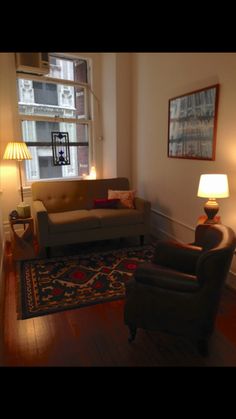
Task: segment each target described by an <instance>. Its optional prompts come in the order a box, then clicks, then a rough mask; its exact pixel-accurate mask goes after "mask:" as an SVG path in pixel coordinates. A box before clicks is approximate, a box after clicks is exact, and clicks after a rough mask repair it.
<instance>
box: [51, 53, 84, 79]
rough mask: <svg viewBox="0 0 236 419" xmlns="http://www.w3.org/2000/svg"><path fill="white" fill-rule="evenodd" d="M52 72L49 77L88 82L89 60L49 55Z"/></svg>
mask: <svg viewBox="0 0 236 419" xmlns="http://www.w3.org/2000/svg"><path fill="white" fill-rule="evenodd" d="M49 65H50V72H49V74H48V77H54V78H56V79H64V80H73V81H76V82H78V83H88V77H87V74H88V68H87V61H86V60H82V59H78V60H76V59H75V60H72V59H71V60H70V59H68V58H58V57H55V56H52V55H50V56H49Z"/></svg>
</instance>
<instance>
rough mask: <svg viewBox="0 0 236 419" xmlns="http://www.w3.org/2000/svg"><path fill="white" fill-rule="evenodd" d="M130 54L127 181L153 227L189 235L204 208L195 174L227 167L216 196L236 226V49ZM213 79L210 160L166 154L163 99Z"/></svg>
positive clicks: (222, 211)
mask: <svg viewBox="0 0 236 419" xmlns="http://www.w3.org/2000/svg"><path fill="white" fill-rule="evenodd" d="M132 60H133V66H132V68H133V73H132V81H133V85H132V92H133V93H132V134H133V135H132V142H133V145H132V156H133V162H132V167H133V181H134V184H135V186H136V188H137V190H138V192H139V193H140V195H141V196H144V197H145V198H147V199H149V200H150V201H151V203H152V208H153V210H154V211H153V229H154V230H156V232H157V233H158V234H159V235H169V236H172V237H176V238H178V239H180V240H182V241H185V240H189V239H191V238H192V237H193V230H194V227H195V226H196V222H197V219H198V217H199V215H202V214H204V211H203V205H204V203H205V199H203V198H198V197H197V196H196V195H197V188H198V182H199V177H200V175H201V174H202V173H227V175H228V179H229V188H230V198H227V199H221V200H219V201H218V202H219V204H220V211H219V215H220V216H221V218H222V222H223V223H224V224H226V225H229V226H231V227H232V228H233V229H234V230H235V231H236V212H235V207H236V113H235V109H236V53H138V54H132ZM216 83H219V84H220V92H219V107H218V123H217V140H216V159H215V161H202V160H190V159H173V158H168V157H167V132H168V131H167V130H168V100H169V99H170V98H173V97H175V96H178V95H182V94H185V93H188V92H191V91H194V90H196V89H200V88H204V87H207V86H210V85H213V84H216ZM161 214H162V215H161ZM233 266H234V269H235V271H236V264H235V261H234V262H233Z"/></svg>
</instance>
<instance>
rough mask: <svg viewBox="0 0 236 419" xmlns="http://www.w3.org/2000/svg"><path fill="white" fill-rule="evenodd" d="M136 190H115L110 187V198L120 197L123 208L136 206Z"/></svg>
mask: <svg viewBox="0 0 236 419" xmlns="http://www.w3.org/2000/svg"><path fill="white" fill-rule="evenodd" d="M135 192H136V191H135V190H130V191H113V190H112V189H108V199H119V200H120V207H121V208H134V197H135Z"/></svg>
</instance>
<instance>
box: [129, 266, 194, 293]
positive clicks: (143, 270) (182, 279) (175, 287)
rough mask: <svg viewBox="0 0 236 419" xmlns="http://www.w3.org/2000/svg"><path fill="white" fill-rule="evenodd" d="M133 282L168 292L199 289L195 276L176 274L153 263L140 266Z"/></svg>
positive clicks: (176, 272)
mask: <svg viewBox="0 0 236 419" xmlns="http://www.w3.org/2000/svg"><path fill="white" fill-rule="evenodd" d="M135 280H136V282H138V283H141V284H143V285H148V286H152V287H159V288H165V289H169V290H170V291H183V292H184V291H188V292H194V291H198V290H199V289H200V284H199V282H198V280H197V277H196V275H189V274H186V273H183V272H178V271H175V270H172V269H168V268H165V267H162V266H158V265H155V264H154V263H144V264H142V265H141V266H140V267H139V268H138V269H137V270H136V272H135Z"/></svg>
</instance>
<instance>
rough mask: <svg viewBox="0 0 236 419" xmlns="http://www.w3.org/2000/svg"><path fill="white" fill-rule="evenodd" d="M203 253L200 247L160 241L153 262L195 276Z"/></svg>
mask: <svg viewBox="0 0 236 419" xmlns="http://www.w3.org/2000/svg"><path fill="white" fill-rule="evenodd" d="M202 252H203V249H202V247H200V246H194V245H192V244H182V243H179V242H177V241H175V240H160V241H159V242H158V243H157V245H156V250H155V254H154V257H153V262H154V263H156V264H158V265H161V266H165V267H167V268H170V269H175V270H177V271H180V272H185V273H188V274H192V275H195V274H196V266H197V262H198V259H199V257H200V256H201V254H202Z"/></svg>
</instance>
